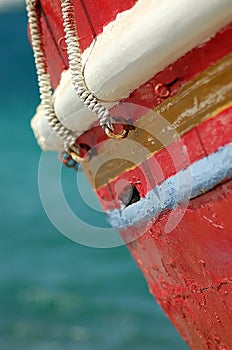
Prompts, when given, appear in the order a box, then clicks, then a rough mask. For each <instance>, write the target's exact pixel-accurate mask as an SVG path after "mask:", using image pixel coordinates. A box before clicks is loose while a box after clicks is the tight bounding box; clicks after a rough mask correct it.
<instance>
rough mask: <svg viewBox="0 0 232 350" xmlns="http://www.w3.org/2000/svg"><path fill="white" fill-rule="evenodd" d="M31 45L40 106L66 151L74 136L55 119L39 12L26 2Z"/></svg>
mask: <svg viewBox="0 0 232 350" xmlns="http://www.w3.org/2000/svg"><path fill="white" fill-rule="evenodd" d="M26 6H27V13H28V22H29V28H30V34H31V43H32V48H33V52H34V59H35V66H36V70H37V76H38V84H39V91H40V98H41V104H42V106H43V107H44V113H45V116H46V118H47V121H48V124H49V125H50V127H51V128H52V130H54V131H55V132H56V134H57V135H58V136H59V137H60V138H61V139H62V140H63V141H64V148H65V150H67V151H68V149H69V148H70V147H72V146H73V145H74V144H75V142H76V136H75V134H74V133H73V132H72V131H71V130H69V129H67V128H66V127H65V126H64V125H63V124H62V123H61V122H60V121H59V119H58V118H57V116H56V114H55V111H54V105H53V100H52V87H51V81H50V76H49V74H48V67H47V62H46V57H45V49H44V44H43V41H42V26H41V12H40V8H39V3H38V1H37V0H26Z"/></svg>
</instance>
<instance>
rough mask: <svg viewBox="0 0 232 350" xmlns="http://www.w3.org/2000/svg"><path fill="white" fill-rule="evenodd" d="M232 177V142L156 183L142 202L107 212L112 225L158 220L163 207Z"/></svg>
mask: <svg viewBox="0 0 232 350" xmlns="http://www.w3.org/2000/svg"><path fill="white" fill-rule="evenodd" d="M231 178H232V144H228V145H226V146H224V147H221V148H219V150H218V151H217V152H215V153H213V154H211V155H209V156H207V157H205V158H203V159H200V160H198V161H197V162H195V163H193V164H191V165H189V167H188V168H186V169H184V170H181V171H179V172H178V173H177V174H175V175H173V176H171V177H170V178H168V179H166V180H165V181H164V182H163V183H162V184H160V185H157V186H156V187H155V188H153V189H152V190H151V191H149V192H148V193H147V194H146V196H145V197H144V198H142V199H140V201H139V202H136V203H135V204H132V205H131V206H129V207H127V208H124V209H121V210H118V209H115V210H111V211H108V212H107V215H108V218H109V221H110V224H111V226H112V227H113V228H125V227H128V226H133V225H136V224H141V223H142V222H149V220H155V218H157V216H158V215H159V214H160V213H161V212H162V211H164V210H167V209H175V208H177V207H178V205H179V204H181V203H185V206H184V207H185V208H187V204H188V202H189V200H190V199H192V198H195V197H197V196H199V195H201V194H203V193H206V192H207V191H209V190H211V189H212V188H214V187H215V186H217V185H218V184H220V183H221V182H222V181H224V180H225V179H228V180H229V179H231Z"/></svg>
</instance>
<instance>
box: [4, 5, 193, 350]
mask: <svg viewBox="0 0 232 350" xmlns="http://www.w3.org/2000/svg"><path fill="white" fill-rule="evenodd" d="M14 3H16V1H13V0H12V1H10V0H6V1H5V2H4V6H3V2H2V1H1V2H0V11H1V13H0V44H1V46H0V50H1V54H0V84H1V85H0V118H1V127H0V134H1V175H0V184H1V196H0V200H1V211H0V232H1V236H0V237H1V252H0V350H27V349H28V350H64V349H67V350H74V349H78V350H170V349H174V350H175V349H176V350H184V349H187V346H186V345H185V344H184V342H183V341H182V340H181V339H180V337H179V335H178V334H177V332H176V331H175V330H174V328H173V326H172V325H171V324H170V322H169V321H168V319H167V318H166V317H165V315H164V314H163V312H162V311H161V309H160V308H159V306H158V305H157V304H156V302H155V301H154V299H153V297H152V296H151V295H150V294H149V291H148V288H147V285H146V283H145V281H144V278H143V276H142V274H141V273H140V271H139V269H138V268H137V266H136V265H135V263H134V261H133V260H132V258H131V257H130V255H129V253H128V251H127V249H126V248H125V247H120V248H114V249H94V248H87V247H84V246H81V245H78V244H76V243H73V242H72V241H70V240H68V239H67V238H65V237H64V236H62V235H61V234H60V233H59V232H58V231H57V230H56V229H55V228H54V227H53V226H52V224H51V223H50V221H49V219H48V218H47V216H46V214H45V212H44V210H43V207H42V204H41V201H40V197H39V190H38V181H37V177H38V176H37V175H38V163H39V159H40V155H41V153H40V150H39V148H38V146H37V145H36V142H35V140H34V138H33V135H32V132H31V130H30V127H29V121H30V118H31V116H32V115H33V113H34V111H35V106H36V105H37V104H38V103H39V99H38V92H37V82H36V76H35V70H34V64H33V58H32V52H31V49H30V46H29V43H28V39H27V29H26V26H27V18H26V14H25V11H24V9H23V7H20V6H19V7H17V6H16V7H14V6H12V7H11V8H10V10H9V9H7V6H6V5H8V6H9V5H12V4H14ZM18 3H20V4H22V1H18ZM67 171H68V170H67ZM69 171H71V170H69ZM68 176H69V175H67V178H68ZM70 176H73V175H70ZM65 186H66V188H67V192H68V193H69V196H70V201H71V202H72V203H74V205H75V203H76V205H77V206H78V205H79V207H78V210H79V211H81V210H82V211H83V213H85V216H84V217H85V220H86V222H88V220H92V221H94V212H93V211H91V210H90V209H88V208H87V207H86V206H85V205H84V204H83V203H82V204H78V203H81V201H79V202H78V200H79V198H78V194H77V193H76V191H73V190H72V186H73V183H72V181H67V182H66V184H65ZM54 205H55V204H54ZM96 220H97V222H98V223H99V220H100V221H101V220H102V223H103V222H104V218H103V217H100V218H99V217H98V218H97V219H96V218H95V221H96ZM77 230H78V227H77Z"/></svg>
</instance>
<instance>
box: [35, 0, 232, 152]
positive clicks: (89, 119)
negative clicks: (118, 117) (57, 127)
mask: <svg viewBox="0 0 232 350" xmlns="http://www.w3.org/2000/svg"><path fill="white" fill-rule="evenodd" d="M141 14H142V15H141ZM231 18H232V0H220V1H219V0H210V1H202V0H194V1H192V0H178V1H173V0H163V1H162V2H161V1H160V0H139V1H138V2H137V3H136V5H135V6H134V7H133V8H132V9H130V10H128V11H125V12H123V13H122V14H119V15H118V16H117V18H116V20H115V21H113V22H111V23H110V24H109V25H108V26H106V27H105V28H104V31H103V33H102V34H101V35H99V36H98V38H97V41H96V43H95V44H94V45H93V47H92V48H90V49H87V50H86V51H85V52H84V57H83V62H84V66H85V69H84V75H85V81H86V84H87V86H88V88H89V90H90V91H92V92H93V94H94V95H96V96H97V98H98V99H99V100H101V101H112V102H110V104H109V103H107V104H104V103H103V104H104V105H105V106H106V107H108V108H109V107H110V106H113V105H114V104H115V103H116V102H117V101H119V100H121V99H122V98H125V97H127V96H129V94H130V93H131V92H132V91H133V90H135V89H136V88H137V87H139V86H140V85H141V84H143V83H144V82H146V81H147V80H149V79H150V78H152V77H153V76H154V75H155V74H156V73H158V72H159V71H161V70H163V69H164V68H165V67H167V66H168V65H169V64H171V63H172V62H174V61H176V60H177V59H178V58H180V57H181V56H183V55H184V54H185V53H186V52H188V51H189V50H191V49H192V48H193V47H195V46H197V45H198V44H200V43H201V42H203V41H205V40H207V39H209V38H210V37H211V36H212V35H214V34H215V33H216V32H217V31H218V30H219V29H220V28H222V27H223V26H225V25H226V24H228V23H229V22H230V21H231ZM54 103H55V112H56V115H57V117H58V118H59V120H60V121H61V122H62V123H63V124H64V126H66V127H68V128H70V129H71V130H73V131H75V132H77V135H80V134H82V133H83V131H85V130H87V129H88V128H89V127H90V126H91V125H92V124H93V123H94V122H95V121H96V120H97V118H96V116H95V115H93V114H92V113H91V112H89V111H88V110H87V109H86V108H85V107H84V106H83V103H82V102H81V101H80V99H79V97H78V96H77V95H76V92H75V90H74V88H73V86H72V83H71V76H70V73H69V71H67V72H64V73H63V74H62V77H61V81H60V85H59V87H58V88H57V91H56V94H55V98H54ZM39 118H43V116H42V114H41V112H40V113H39V116H38V115H37V116H36V122H32V126H33V129H34V132H35V134H36V135H38V137H39V143H40V145H41V147H42V148H43V149H44V150H50V149H52V150H54V149H56V147H57V145H58V144H57V138H56V137H55V136H54V135H52V136H50V141H49V142H48V143H46V142H44V139H45V138H46V137H47V136H48V135H49V129H50V128H49V126H48V125H46V122H39ZM41 140H43V142H41Z"/></svg>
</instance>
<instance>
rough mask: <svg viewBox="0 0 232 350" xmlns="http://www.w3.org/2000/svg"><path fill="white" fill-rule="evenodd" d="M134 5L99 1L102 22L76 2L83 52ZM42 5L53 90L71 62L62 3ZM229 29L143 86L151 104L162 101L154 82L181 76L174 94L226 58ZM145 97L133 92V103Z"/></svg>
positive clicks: (45, 0)
mask: <svg viewBox="0 0 232 350" xmlns="http://www.w3.org/2000/svg"><path fill="white" fill-rule="evenodd" d="M117 2H120V5H119V7H117V6H118V4H117ZM135 2H136V1H134V0H133V1H129V0H128V1H124V3H123V4H122V3H121V1H120V0H118V1H114V2H111V4H109V1H108V0H105V1H101V2H99V3H100V4H101V5H97V6H100V7H101V8H102V7H103V6H104V5H105V10H104V11H103V15H102V19H99V18H100V17H101V16H95V17H98V20H96V21H90V19H89V17H88V16H87V17H88V18H87V17H86V9H87V8H88V9H92V8H94V7H93V6H92V4H91V0H89V1H85V3H86V6H85V10H84V8H83V2H82V1H80V0H76V1H74V4H75V8H76V9H77V11H76V13H78V15H77V16H78V20H77V24H78V33H79V36H80V44H81V48H82V50H85V49H86V48H87V47H89V45H90V44H91V42H92V40H93V39H94V37H95V36H96V34H100V33H101V31H102V30H103V26H105V25H107V24H108V23H109V22H110V21H111V20H113V19H115V17H116V14H117V13H120V12H122V11H125V10H126V9H130V8H131V7H132V6H133V4H134V3H135ZM103 4H104V5H103ZM41 5H42V8H43V11H42V15H43V16H44V17H45V20H46V23H47V28H46V29H45V30H44V37H45V41H46V45H47V47H48V50H47V58H48V60H49V61H50V62H53V63H52V65H53V66H54V67H55V75H53V74H52V75H51V77H52V82H53V87H54V88H55V87H56V86H57V81H59V78H60V75H61V73H62V71H63V69H64V65H65V67H66V68H67V67H68V59H67V52H66V50H65V43H64V41H62V42H61V44H60V40H61V39H62V38H63V37H64V30H63V25H62V19H61V7H60V1H59V0H54V1H53V2H51V1H50V0H41ZM95 8H96V4H95ZM112 8H114V10H112ZM101 11H102V9H101ZM93 12H94V11H93ZM96 14H97V12H96ZM91 18H92V17H91ZM97 21H99V22H101V25H100V26H99V24H97ZM108 21H109V22H108ZM222 26H223V25H222ZM230 27H231V28H230V29H229V27H228V28H226V30H223V29H222V30H221V31H220V32H219V34H217V35H216V36H215V37H213V38H211V40H209V41H207V42H204V43H202V44H201V45H200V46H199V47H198V48H197V51H196V50H195V49H194V51H193V52H189V53H187V57H185V56H184V57H182V61H181V62H180V63H179V64H178V63H177V62H176V63H175V65H174V67H172V65H171V66H170V67H168V68H166V69H165V70H164V71H163V69H162V74H159V75H157V76H156V77H155V78H153V79H152V80H151V81H149V83H148V84H146V86H144V87H143V90H147V93H149V95H150V101H156V100H157V102H159V100H160V98H159V96H157V95H156V94H155V93H154V83H156V84H158V83H160V82H161V83H164V84H170V83H172V82H173V81H174V80H175V79H176V77H178V81H176V83H175V84H173V85H172V84H171V86H170V90H171V92H174V91H175V90H176V89H177V88H178V87H179V86H182V85H183V84H184V83H185V82H186V81H188V80H189V79H191V78H192V77H193V75H194V74H196V73H198V72H200V71H202V70H204V69H205V68H207V66H208V63H209V64H211V63H214V62H215V61H217V60H218V59H219V58H221V57H223V56H224V55H225V54H227V53H228V52H230V49H231V40H230V38H231V34H229V33H228V30H230V31H232V26H230ZM48 31H49V33H48ZM50 40H53V41H54V43H53V44H52V45H53V46H54V45H55V47H56V51H51V52H49V47H50V45H51V43H50ZM215 47H217V50H214V49H213V48H215ZM49 56H51V57H49ZM57 56H60V57H61V59H62V64H61V62H60V60H59V59H58V58H57ZM180 56H181V54H180V55H179V57H180ZM175 61H176V59H175V58H173V60H172V62H175ZM206 62H207V64H206ZM184 63H185V66H186V70H185V71H183V70H182V69H181V67H182V66H183V64H184ZM177 73H178V74H177ZM91 75H92V74H90V77H91ZM154 75H155V73H154ZM156 78H158V80H156ZM145 80H146V79H145ZM132 90H134V89H132ZM151 94H152V95H153V96H152V98H151ZM143 96H144V92H141V93H140V91H136V92H134V93H133V96H132V100H133V102H134V103H136V101H135V99H136V100H138V101H137V103H141V102H142V101H143ZM148 98H149V97H148ZM154 98H155V99H154ZM139 100H140V102H139ZM161 100H162V98H161ZM152 103H153V102H152ZM148 108H151V107H149V106H148Z"/></svg>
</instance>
